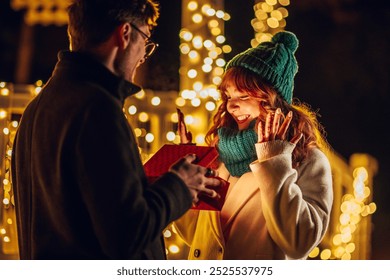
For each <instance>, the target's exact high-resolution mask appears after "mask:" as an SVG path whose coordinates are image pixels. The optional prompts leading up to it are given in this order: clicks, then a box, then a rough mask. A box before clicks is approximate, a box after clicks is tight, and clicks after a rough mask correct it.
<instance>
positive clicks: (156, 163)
mask: <svg viewBox="0 0 390 280" xmlns="http://www.w3.org/2000/svg"><path fill="white" fill-rule="evenodd" d="M187 154H196V160H195V161H194V163H196V164H199V165H201V166H204V167H210V168H216V167H217V159H218V151H217V150H216V149H215V148H214V147H206V146H196V145H174V144H165V145H164V146H162V148H161V149H160V150H158V151H157V152H156V153H155V154H154V155H153V156H152V157H151V158H150V159H149V160H148V161H147V162H146V163H145V164H144V169H145V172H146V176H147V177H148V180H149V182H153V181H154V180H156V179H157V178H158V177H160V176H161V175H163V174H164V173H165V172H167V171H168V170H169V168H170V167H171V166H172V164H174V163H175V162H176V161H178V160H179V159H180V158H182V157H184V156H186V155H187ZM218 179H219V180H220V181H221V185H220V186H219V187H217V188H213V189H214V190H215V191H216V192H218V194H219V198H211V197H208V196H206V195H203V196H200V197H199V202H198V203H197V204H196V205H194V206H193V207H192V209H197V210H214V211H219V210H221V208H222V206H223V203H224V202H225V197H226V193H227V189H228V187H229V183H228V182H227V181H225V180H223V179H221V178H218Z"/></svg>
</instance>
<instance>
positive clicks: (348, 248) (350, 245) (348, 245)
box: [345, 243, 356, 254]
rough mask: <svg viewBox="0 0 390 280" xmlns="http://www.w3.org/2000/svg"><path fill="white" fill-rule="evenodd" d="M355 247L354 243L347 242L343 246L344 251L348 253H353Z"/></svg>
mask: <svg viewBox="0 0 390 280" xmlns="http://www.w3.org/2000/svg"><path fill="white" fill-rule="evenodd" d="M355 249H356V246H355V243H348V244H347V246H346V247H345V251H347V252H348V253H350V254H351V253H353V252H354V251H355Z"/></svg>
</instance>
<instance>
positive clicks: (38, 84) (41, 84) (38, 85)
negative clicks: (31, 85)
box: [35, 80, 43, 87]
mask: <svg viewBox="0 0 390 280" xmlns="http://www.w3.org/2000/svg"><path fill="white" fill-rule="evenodd" d="M35 85H36V86H37V87H41V86H43V82H42V80H38V81H36V82H35Z"/></svg>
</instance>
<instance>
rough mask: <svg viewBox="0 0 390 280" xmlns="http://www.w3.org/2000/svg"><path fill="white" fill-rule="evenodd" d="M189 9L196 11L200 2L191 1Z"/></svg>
mask: <svg viewBox="0 0 390 280" xmlns="http://www.w3.org/2000/svg"><path fill="white" fill-rule="evenodd" d="M187 8H188V10H190V11H195V10H196V9H197V8H198V2H196V1H190V2H189V3H188V5H187Z"/></svg>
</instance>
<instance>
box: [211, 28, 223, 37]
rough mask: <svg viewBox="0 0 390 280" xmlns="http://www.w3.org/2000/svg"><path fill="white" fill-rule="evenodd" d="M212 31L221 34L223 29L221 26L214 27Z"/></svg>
mask: <svg viewBox="0 0 390 280" xmlns="http://www.w3.org/2000/svg"><path fill="white" fill-rule="evenodd" d="M210 32H211V34H213V35H214V36H218V35H219V34H221V33H222V30H221V28H219V27H214V28H211V30H210Z"/></svg>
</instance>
